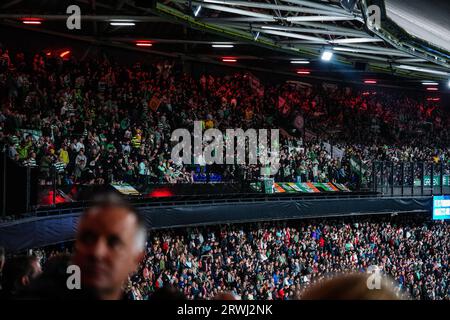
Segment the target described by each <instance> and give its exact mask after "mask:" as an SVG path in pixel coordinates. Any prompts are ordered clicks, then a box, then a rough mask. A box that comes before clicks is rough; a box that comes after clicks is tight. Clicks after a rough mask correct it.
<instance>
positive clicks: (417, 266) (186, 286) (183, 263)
mask: <svg viewBox="0 0 450 320" xmlns="http://www.w3.org/2000/svg"><path fill="white" fill-rule="evenodd" d="M449 235H450V226H449V224H448V223H446V222H436V221H430V220H429V219H427V218H424V217H421V216H397V217H383V218H380V217H375V218H374V217H371V218H363V217H361V218H352V219H342V218H339V219H335V220H305V221H299V222H280V223H274V222H270V223H269V222H261V223H258V224H250V225H227V226H217V227H201V228H193V229H188V230H186V229H183V230H172V231H167V230H165V231H162V232H155V233H153V234H151V236H150V238H149V243H148V248H147V253H146V258H145V261H144V262H143V264H142V266H141V269H140V271H139V273H138V274H137V275H136V276H134V277H132V278H131V279H130V283H129V295H130V297H131V298H133V299H146V298H148V297H150V296H151V294H152V292H154V291H155V290H157V289H158V288H162V287H163V286H165V285H172V286H174V287H176V288H178V289H179V290H180V291H181V292H182V293H183V294H184V295H185V296H186V297H187V298H189V299H211V298H213V297H214V296H216V295H217V294H219V293H221V292H231V293H232V294H233V295H235V296H236V297H238V298H240V299H245V300H246V299H249V300H253V299H263V300H266V299H269V300H270V299H279V300H288V299H295V298H298V297H299V296H301V293H302V292H303V291H304V290H305V288H307V287H308V286H309V285H310V284H311V283H314V282H315V281H319V280H322V279H324V278H327V277H330V276H332V275H335V274H339V273H343V272H344V273H345V272H355V271H356V272H368V268H369V267H370V266H373V267H374V266H377V267H378V268H379V269H378V270H380V274H382V275H387V276H389V278H390V279H391V280H392V281H393V283H394V287H395V288H396V289H395V290H396V292H397V294H398V295H399V297H402V298H411V299H422V300H442V299H444V300H449V299H450V287H449V277H450V269H449V253H450V252H449V251H450V247H449V244H448V241H447V239H448V237H449Z"/></svg>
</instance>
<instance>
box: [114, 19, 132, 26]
mask: <svg viewBox="0 0 450 320" xmlns="http://www.w3.org/2000/svg"><path fill="white" fill-rule="evenodd" d="M109 24H110V25H112V26H121V27H122V26H134V25H136V24H135V23H134V22H133V21H131V20H113V21H111V22H110V23H109Z"/></svg>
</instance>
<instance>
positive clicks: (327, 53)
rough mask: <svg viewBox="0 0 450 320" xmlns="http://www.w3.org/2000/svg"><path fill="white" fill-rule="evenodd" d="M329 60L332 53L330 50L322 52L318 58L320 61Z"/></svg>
mask: <svg viewBox="0 0 450 320" xmlns="http://www.w3.org/2000/svg"><path fill="white" fill-rule="evenodd" d="M331 58H333V52H332V51H330V50H324V51H323V52H322V56H321V57H320V59H322V61H330V60H331Z"/></svg>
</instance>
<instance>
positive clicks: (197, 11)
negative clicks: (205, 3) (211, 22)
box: [194, 6, 202, 17]
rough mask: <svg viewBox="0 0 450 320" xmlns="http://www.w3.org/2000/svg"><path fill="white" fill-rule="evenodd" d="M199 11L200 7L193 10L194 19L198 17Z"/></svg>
mask: <svg viewBox="0 0 450 320" xmlns="http://www.w3.org/2000/svg"><path fill="white" fill-rule="evenodd" d="M200 10H202V6H198V7H197V9H195V11H194V17H196V16H198V14H199V13H200Z"/></svg>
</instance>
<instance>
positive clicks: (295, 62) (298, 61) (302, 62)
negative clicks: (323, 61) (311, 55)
mask: <svg viewBox="0 0 450 320" xmlns="http://www.w3.org/2000/svg"><path fill="white" fill-rule="evenodd" d="M291 63H293V64H309V61H308V60H291Z"/></svg>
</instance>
